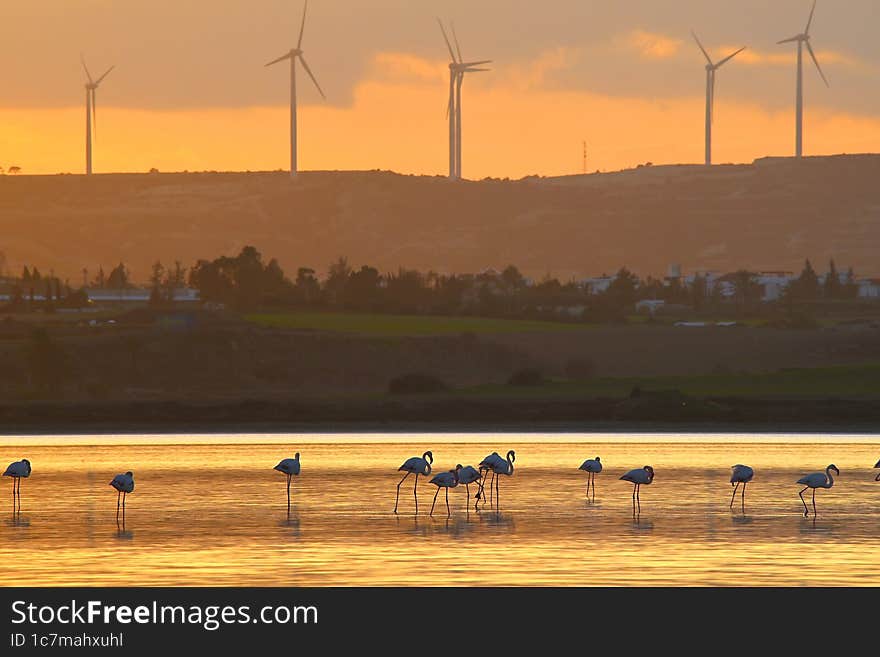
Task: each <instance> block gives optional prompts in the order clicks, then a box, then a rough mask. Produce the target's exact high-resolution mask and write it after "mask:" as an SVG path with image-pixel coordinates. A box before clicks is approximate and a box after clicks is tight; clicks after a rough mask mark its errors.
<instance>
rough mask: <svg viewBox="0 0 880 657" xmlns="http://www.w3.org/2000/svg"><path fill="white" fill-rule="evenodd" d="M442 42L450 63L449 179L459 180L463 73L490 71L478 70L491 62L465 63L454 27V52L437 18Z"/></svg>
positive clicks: (448, 108)
mask: <svg viewBox="0 0 880 657" xmlns="http://www.w3.org/2000/svg"><path fill="white" fill-rule="evenodd" d="M437 23H438V24H439V25H440V31H441V32H442V33H443V40H444V41H446V47H447V48H448V49H449V55H450V56H451V57H452V61H451V62H450V64H449V104H448V105H447V107H446V116H447V118H448V119H449V178H450V179H452V180H459V179H461V85H462V83H463V82H464V75H465V73H482V72H485V71H488V70H490V69H487V68H479V67H480V66H482V65H483V64H491V63H492V60H489V59H486V60H483V61H479V62H465V61H464V58H463V57H462V56H461V47H460V46H459V44H458V36H457V35H456V34H455V26H454V25H451V24H450V27H451V29H452V38H453V40H454V41H455V50H453V49H452V44H451V43H450V41H449V37H448V36H447V34H446V28H444V27H443V22H442V21H441V20H440V19H439V18H438V19H437Z"/></svg>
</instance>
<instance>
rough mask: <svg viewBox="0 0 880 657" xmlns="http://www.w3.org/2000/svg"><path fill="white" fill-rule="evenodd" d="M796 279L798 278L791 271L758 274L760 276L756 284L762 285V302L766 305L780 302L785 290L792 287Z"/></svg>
mask: <svg viewBox="0 0 880 657" xmlns="http://www.w3.org/2000/svg"><path fill="white" fill-rule="evenodd" d="M796 279H797V276H795V275H794V273H793V272H790V271H762V272H758V275H757V276H756V277H755V282H756V283H757V284H758V285H760V286H761V288H762V290H763V292H762V293H761V301H763V302H765V303H769V302H772V301H779V299H781V298H782V294H783V293H784V292H785V288H787V287H788V286H789V285H791V283H792V281H794V280H796Z"/></svg>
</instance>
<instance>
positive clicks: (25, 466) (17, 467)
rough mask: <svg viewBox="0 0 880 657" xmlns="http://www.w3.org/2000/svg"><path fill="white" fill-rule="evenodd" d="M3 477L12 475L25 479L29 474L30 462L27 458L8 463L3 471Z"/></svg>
mask: <svg viewBox="0 0 880 657" xmlns="http://www.w3.org/2000/svg"><path fill="white" fill-rule="evenodd" d="M3 476H4V477H13V478H15V479H27V478H28V477H30V476H31V462H30V461H28V460H27V459H22V460H21V461H15V462H14V463H10V464H9V467H8V468H6V472H4V473H3Z"/></svg>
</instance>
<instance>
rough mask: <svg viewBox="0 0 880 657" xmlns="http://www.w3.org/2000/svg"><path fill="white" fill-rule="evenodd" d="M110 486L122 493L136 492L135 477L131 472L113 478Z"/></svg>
mask: <svg viewBox="0 0 880 657" xmlns="http://www.w3.org/2000/svg"><path fill="white" fill-rule="evenodd" d="M110 485H111V486H113V488H115V489H116V490H117V491H119V492H120V493H131V492H133V491H134V475H133V474H132V473H131V472H126V473H125V474H118V475H116V476H115V477H113V481H111V482H110Z"/></svg>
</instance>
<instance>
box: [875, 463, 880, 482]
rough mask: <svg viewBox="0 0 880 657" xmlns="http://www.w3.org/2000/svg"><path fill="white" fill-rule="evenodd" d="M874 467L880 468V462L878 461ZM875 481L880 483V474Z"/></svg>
mask: <svg viewBox="0 0 880 657" xmlns="http://www.w3.org/2000/svg"><path fill="white" fill-rule="evenodd" d="M874 467H875V468H880V461H877V462H876V463H875V464H874ZM874 481H880V474H878V475H877V476H876V477H874Z"/></svg>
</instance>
